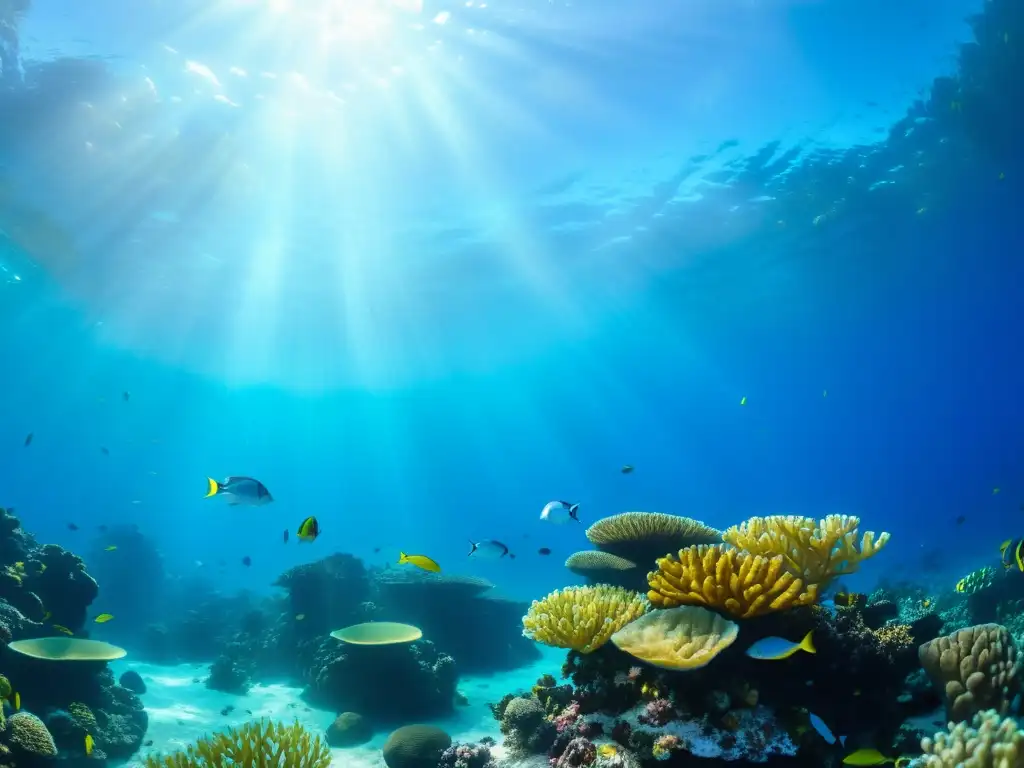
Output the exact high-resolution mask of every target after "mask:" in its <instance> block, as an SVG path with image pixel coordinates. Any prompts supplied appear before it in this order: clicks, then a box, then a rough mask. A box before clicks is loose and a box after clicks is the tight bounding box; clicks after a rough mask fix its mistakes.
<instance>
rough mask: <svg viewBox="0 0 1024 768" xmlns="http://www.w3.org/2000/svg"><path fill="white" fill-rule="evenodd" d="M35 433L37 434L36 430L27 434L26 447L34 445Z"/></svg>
mask: <svg viewBox="0 0 1024 768" xmlns="http://www.w3.org/2000/svg"><path fill="white" fill-rule="evenodd" d="M34 434H35V433H34V432H29V433H28V435H26V436H25V447H26V448H28V447H29V446H30V445H32V437H33V435H34Z"/></svg>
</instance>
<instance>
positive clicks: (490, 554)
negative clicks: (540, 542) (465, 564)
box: [467, 539, 516, 560]
mask: <svg viewBox="0 0 1024 768" xmlns="http://www.w3.org/2000/svg"><path fill="white" fill-rule="evenodd" d="M469 546H470V550H469V552H468V553H467V554H469V555H470V556H472V555H476V556H477V557H482V558H485V559H487V560H499V559H501V558H503V557H505V555H508V556H509V558H510V559H512V560H515V559H516V556H515V555H513V554H512V553H511V552H509V551H508V547H506V546H505V545H504V544H502V543H501V542H500V541H495V540H494V539H484V540H483V541H473V540H472V539H470V542H469Z"/></svg>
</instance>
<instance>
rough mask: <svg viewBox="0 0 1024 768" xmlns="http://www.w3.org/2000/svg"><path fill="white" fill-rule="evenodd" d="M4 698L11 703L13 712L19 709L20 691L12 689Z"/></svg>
mask: <svg viewBox="0 0 1024 768" xmlns="http://www.w3.org/2000/svg"><path fill="white" fill-rule="evenodd" d="M6 699H7V701H9V702H10V703H11V708H12V709H13V710H14V711H15V712H17V711H18V710H19V709H21V694H20V693H18V692H17V691H14V690H12V691H11V692H10V693H9V694H7V696H6ZM0 706H2V705H0Z"/></svg>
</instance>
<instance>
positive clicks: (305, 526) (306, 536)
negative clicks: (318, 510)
mask: <svg viewBox="0 0 1024 768" xmlns="http://www.w3.org/2000/svg"><path fill="white" fill-rule="evenodd" d="M297 535H298V537H299V542H300V543H305V544H311V543H313V542H314V541H316V537H317V536H319V535H320V523H319V522H317V519H316V518H315V517H307V518H306V519H305V520H303V521H302V522H301V523H299V530H298V531H297Z"/></svg>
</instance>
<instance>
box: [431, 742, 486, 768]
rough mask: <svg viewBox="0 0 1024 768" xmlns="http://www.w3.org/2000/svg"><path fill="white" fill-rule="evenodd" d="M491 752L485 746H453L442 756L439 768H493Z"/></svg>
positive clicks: (457, 744)
mask: <svg viewBox="0 0 1024 768" xmlns="http://www.w3.org/2000/svg"><path fill="white" fill-rule="evenodd" d="M493 767H494V761H493V760H491V750H490V749H488V748H487V746H486V745H485V744H459V743H456V744H452V745H451V746H450V747H448V749H446V750H445V751H444V752H443V753H442V754H441V759H440V760H439V761H438V768H493Z"/></svg>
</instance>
